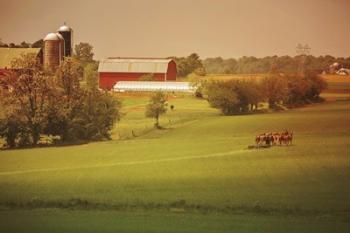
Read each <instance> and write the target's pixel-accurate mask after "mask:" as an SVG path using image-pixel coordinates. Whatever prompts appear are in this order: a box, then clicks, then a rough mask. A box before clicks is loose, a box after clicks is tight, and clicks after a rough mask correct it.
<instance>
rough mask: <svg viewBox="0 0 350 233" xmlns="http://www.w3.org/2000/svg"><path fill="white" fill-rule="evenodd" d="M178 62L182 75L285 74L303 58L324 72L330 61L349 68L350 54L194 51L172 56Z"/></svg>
mask: <svg viewBox="0 0 350 233" xmlns="http://www.w3.org/2000/svg"><path fill="white" fill-rule="evenodd" d="M171 58H172V59H174V61H175V62H176V64H177V74H178V76H179V77H187V76H188V75H189V74H191V73H194V74H196V75H199V76H204V75H206V74H207V73H208V74H266V73H269V72H270V71H271V70H273V71H278V72H281V73H286V74H293V73H295V72H296V71H297V70H298V69H299V68H300V61H301V60H303V63H304V64H303V65H304V66H305V67H308V70H311V71H313V72H315V73H318V74H321V73H322V72H323V71H325V72H327V73H331V72H333V71H332V70H331V69H330V65H332V64H334V63H339V64H341V66H342V67H344V68H350V57H348V58H342V57H338V58H336V57H333V56H330V55H326V56H319V57H315V56H312V55H307V56H305V55H298V56H294V57H292V56H267V57H263V58H256V57H253V56H250V57H246V56H244V57H241V58H238V59H235V58H228V59H223V58H221V57H216V58H206V59H204V60H202V59H200V57H199V55H198V54H196V53H192V54H190V55H189V56H187V57H171Z"/></svg>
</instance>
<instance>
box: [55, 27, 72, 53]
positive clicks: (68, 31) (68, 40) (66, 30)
mask: <svg viewBox="0 0 350 233" xmlns="http://www.w3.org/2000/svg"><path fill="white" fill-rule="evenodd" d="M58 33H59V34H60V35H61V36H62V37H63V38H64V56H66V57H70V56H71V55H72V50H73V49H72V48H73V29H72V28H70V27H69V26H67V25H66V23H64V25H63V26H61V27H60V28H59V29H58Z"/></svg>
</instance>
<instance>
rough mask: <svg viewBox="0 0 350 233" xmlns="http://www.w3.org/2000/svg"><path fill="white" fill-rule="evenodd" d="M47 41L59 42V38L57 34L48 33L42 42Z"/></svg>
mask: <svg viewBox="0 0 350 233" xmlns="http://www.w3.org/2000/svg"><path fill="white" fill-rule="evenodd" d="M47 40H61V38H60V37H59V36H58V35H57V33H49V34H47V35H46V36H45V38H44V41H47Z"/></svg>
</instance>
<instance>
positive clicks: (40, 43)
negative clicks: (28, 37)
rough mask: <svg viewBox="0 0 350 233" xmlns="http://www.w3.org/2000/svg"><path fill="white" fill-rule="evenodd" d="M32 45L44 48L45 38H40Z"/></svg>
mask: <svg viewBox="0 0 350 233" xmlns="http://www.w3.org/2000/svg"><path fill="white" fill-rule="evenodd" d="M31 47H32V48H44V40H43V39H40V40H37V41H35V42H34V43H33V44H32V46H31Z"/></svg>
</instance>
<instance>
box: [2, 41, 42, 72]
mask: <svg viewBox="0 0 350 233" xmlns="http://www.w3.org/2000/svg"><path fill="white" fill-rule="evenodd" d="M26 54H35V55H36V57H37V59H39V60H40V63H41V64H42V63H43V53H42V49H40V48H0V76H2V75H5V74H6V72H8V71H9V70H11V69H12V67H11V62H12V61H13V60H14V59H18V58H20V57H21V55H26Z"/></svg>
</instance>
